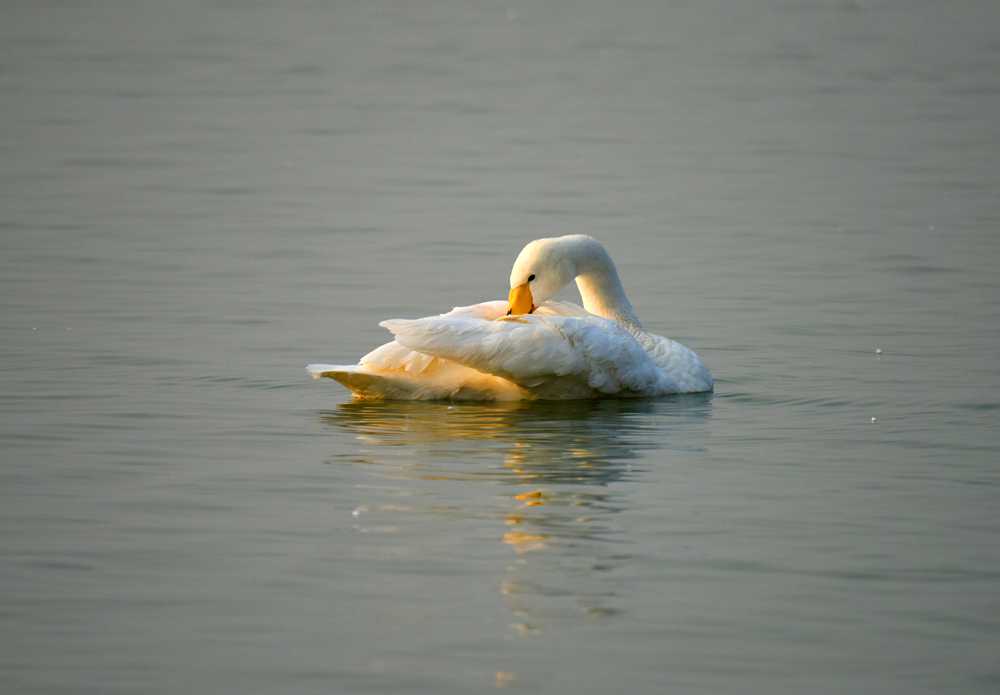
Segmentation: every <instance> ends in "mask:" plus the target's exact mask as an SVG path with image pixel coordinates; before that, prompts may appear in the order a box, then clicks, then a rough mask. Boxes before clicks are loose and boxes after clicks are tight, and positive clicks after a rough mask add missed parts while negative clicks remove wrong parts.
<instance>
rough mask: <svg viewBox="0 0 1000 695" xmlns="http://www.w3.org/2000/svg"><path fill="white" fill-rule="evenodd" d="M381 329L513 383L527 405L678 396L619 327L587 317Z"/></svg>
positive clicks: (440, 319) (455, 319) (399, 323)
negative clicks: (536, 401) (562, 400)
mask: <svg viewBox="0 0 1000 695" xmlns="http://www.w3.org/2000/svg"><path fill="white" fill-rule="evenodd" d="M380 325H382V326H385V327H386V328H388V329H389V330H390V331H392V333H393V334H394V335H395V337H396V342H398V343H399V344H400V345H403V346H405V347H406V348H409V349H411V350H414V351H416V352H419V353H421V354H423V355H430V356H433V357H436V358H438V359H441V360H444V361H447V362H454V363H457V364H459V365H462V366H464V367H467V368H470V369H473V370H475V371H477V372H481V373H483V374H489V375H493V376H495V377H499V378H502V379H505V380H507V381H510V382H512V383H514V384H516V385H518V386H519V387H521V388H522V389H523V390H524V391H525V393H526V396H525V397H527V398H585V397H589V396H600V395H623V396H625V395H629V396H649V395H660V394H665V393H677V392H678V390H679V388H678V385H677V383H676V382H675V381H674V380H673V379H672V378H670V376H669V375H667V374H666V373H664V372H663V370H661V369H660V368H659V367H657V365H656V364H655V363H653V361H652V360H650V358H649V357H648V355H647V354H646V351H645V350H644V349H643V348H642V346H641V345H639V343H638V342H637V341H636V339H635V338H634V337H633V336H632V334H631V333H629V332H628V331H627V330H625V329H624V328H623V327H622V326H621V324H619V323H618V322H616V321H612V320H610V319H605V318H602V317H599V316H594V315H590V314H587V315H586V316H583V317H575V316H546V315H537V314H531V315H523V316H516V317H504V318H502V319H501V320H495V321H485V320H482V319H475V318H467V317H461V316H435V317H428V318H424V319H416V320H405V319H394V320H391V321H383V322H382V323H381V324H380Z"/></svg>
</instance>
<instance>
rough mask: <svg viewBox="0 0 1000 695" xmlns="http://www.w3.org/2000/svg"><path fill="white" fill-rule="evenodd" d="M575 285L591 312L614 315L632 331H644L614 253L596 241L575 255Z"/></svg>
mask: <svg viewBox="0 0 1000 695" xmlns="http://www.w3.org/2000/svg"><path fill="white" fill-rule="evenodd" d="M574 260H575V261H576V269H577V275H576V286H577V289H579V290H580V297H581V298H582V299H583V308H584V309H586V310H587V311H589V312H590V313H592V314H597V315H598V316H603V317H604V318H608V319H613V320H615V321H617V322H618V323H620V324H622V326H624V327H625V328H626V329H627V330H628V331H629V332H630V333H633V334H634V333H636V331H642V332H645V330H646V329H645V328H644V327H643V325H642V321H640V320H639V317H638V316H636V313H635V311H634V310H633V309H632V305H631V304H630V303H629V301H628V297H626V296H625V288H624V287H622V282H621V280H620V279H619V278H618V270H617V269H616V268H615V264H614V261H612V260H611V256H610V255H608V252H607V251H605V250H604V247H603V246H601V245H600V244H598V243H597V242H596V241H595V242H594V244H592V245H589V244H588V245H587V247H586V249H585V250H584V251H583V253H581V254H580V255H579V256H578V257H577V258H576V259H574Z"/></svg>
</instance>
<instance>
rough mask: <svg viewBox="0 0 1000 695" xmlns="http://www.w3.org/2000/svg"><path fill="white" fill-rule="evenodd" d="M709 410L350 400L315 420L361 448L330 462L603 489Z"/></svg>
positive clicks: (705, 398) (704, 402) (616, 403)
mask: <svg viewBox="0 0 1000 695" xmlns="http://www.w3.org/2000/svg"><path fill="white" fill-rule="evenodd" d="M711 402H712V395H711V394H705V395H691V396H682V397H677V398H663V399H643V400H613V401H610V400H609V401H574V402H515V403H489V404H447V403H427V402H416V401H352V402H349V403H344V404H342V405H341V406H340V407H339V408H338V409H337V410H333V411H324V412H321V413H320V414H319V419H320V421H321V422H322V423H324V424H326V425H328V426H330V427H334V428H338V429H346V430H348V431H350V432H352V433H353V434H354V436H355V438H356V439H357V440H358V441H359V442H360V443H361V445H362V446H361V448H360V449H359V450H356V451H353V452H351V453H347V454H343V455H339V456H338V457H337V458H339V459H341V460H350V461H355V462H359V463H360V462H364V463H369V464H377V465H382V466H390V467H393V468H395V469H396V474H398V475H412V476H421V477H423V476H442V477H446V478H450V479H455V478H459V479H478V478H482V477H483V476H487V477H494V478H497V479H499V480H510V481H522V480H524V479H526V478H531V479H538V480H547V481H558V480H563V481H575V482H580V483H595V484H606V483H608V482H611V481H612V480H615V479H618V478H620V477H622V476H623V475H625V474H626V473H627V471H628V466H627V464H628V463H629V462H631V461H634V460H635V459H637V458H639V457H640V456H641V455H642V453H643V452H648V451H651V450H654V449H659V448H664V447H666V446H667V444H665V440H664V437H663V433H664V432H665V431H668V430H670V429H672V428H680V427H688V426H692V425H694V424H696V423H698V422H699V421H703V420H705V419H706V418H708V417H710V415H711ZM484 459H486V460H487V461H489V462H490V464H489V465H487V466H485V467H484V466H483V460H484Z"/></svg>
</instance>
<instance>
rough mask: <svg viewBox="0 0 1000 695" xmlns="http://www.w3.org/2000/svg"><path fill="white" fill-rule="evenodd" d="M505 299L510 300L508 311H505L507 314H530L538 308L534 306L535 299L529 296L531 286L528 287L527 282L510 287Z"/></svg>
mask: <svg viewBox="0 0 1000 695" xmlns="http://www.w3.org/2000/svg"><path fill="white" fill-rule="evenodd" d="M507 301H508V302H510V311H508V312H507V316H510V315H511V314H515V315H520V314H530V313H531V312H532V311H534V310H535V309H537V308H538V307H536V306H535V300H534V299H533V298H532V296H531V288H530V287H528V283H524V284H523V285H518V286H517V287H515V288H514V289H512V290H511V291H510V296H509V297H508V298H507Z"/></svg>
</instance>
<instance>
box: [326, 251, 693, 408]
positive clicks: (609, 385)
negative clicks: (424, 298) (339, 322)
mask: <svg viewBox="0 0 1000 695" xmlns="http://www.w3.org/2000/svg"><path fill="white" fill-rule="evenodd" d="M574 280H575V281H576V284H577V287H578V289H579V290H580V296H581V297H582V299H583V307H580V306H577V305H576V304H572V303H570V302H557V301H551V298H552V297H553V296H555V294H556V293H557V292H559V291H560V290H561V289H562V288H563V287H565V286H566V285H568V284H569V283H570V282H572V281H574ZM510 285H511V291H510V296H509V298H508V301H503V300H498V301H492V302H484V303H482V304H474V305H472V306H467V307H456V308H455V309H453V310H452V311H449V312H448V313H446V314H442V315H440V316H429V317H427V318H422V319H414V320H408V319H392V320H390V321H383V322H382V323H380V324H379V325H381V326H384V327H385V328H388V329H389V331H391V332H392V333H393V335H394V336H395V340H394V341H392V342H390V343H386V344H385V345H383V346H381V347H379V348H376V349H375V350H373V351H372V352H370V353H369V354H367V355H365V356H364V357H362V358H361V361H360V363H359V364H357V365H350V366H337V365H326V364H313V365H309V367H308V370H309V372H310V373H312V374H313V376H315V377H330V378H332V379H335V380H337V381H338V382H340V383H341V384H343V385H344V386H346V387H347V388H349V389H351V391H353V392H354V394H355V395H357V396H362V397H377V398H398V399H463V400H531V399H548V400H569V399H581V398H597V397H644V396H660V395H665V394H673V393H693V392H700V391H711V390H712V387H713V383H712V375H711V374H710V373H709V371H708V368H707V367H706V366H705V364H704V363H703V362H702V361H701V360H700V359H699V358H698V356H697V355H696V354H695V353H694V352H692V351H691V350H689V349H687V348H686V347H684V346H683V345H681V344H680V343H678V342H676V341H674V340H670V339H669V338H664V337H663V336H659V335H655V334H653V333H650V332H648V331H646V329H645V328H644V327H643V325H642V322H641V321H639V318H638V316H636V314H635V312H634V311H633V310H632V306H631V304H629V301H628V298H627V297H626V296H625V291H624V289H623V288H622V285H621V280H620V279H619V277H618V271H617V270H616V269H615V265H614V262H613V261H612V260H611V257H610V256H609V255H608V253H607V251H606V250H605V249H604V247H603V246H601V244H600V243H598V241H597V240H596V239H593V238H591V237H589V236H585V235H582V234H576V235H571V236H564V237H558V238H554V239H538V240H536V241H533V242H531V243H529V244H528V245H527V246H525V247H524V250H523V251H521V253H520V255H519V256H518V258H517V261H516V262H515V263H514V268H513V270H512V271H511V278H510Z"/></svg>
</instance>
